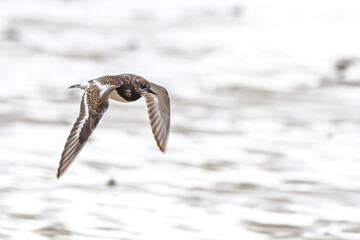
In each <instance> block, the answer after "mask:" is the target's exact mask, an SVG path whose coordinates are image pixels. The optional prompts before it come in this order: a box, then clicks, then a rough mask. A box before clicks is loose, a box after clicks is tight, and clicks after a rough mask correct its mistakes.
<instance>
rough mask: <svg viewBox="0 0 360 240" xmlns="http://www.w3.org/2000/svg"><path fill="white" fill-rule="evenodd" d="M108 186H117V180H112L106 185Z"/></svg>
mask: <svg viewBox="0 0 360 240" xmlns="http://www.w3.org/2000/svg"><path fill="white" fill-rule="evenodd" d="M106 185H107V186H109V187H113V186H115V185H116V181H115V179H110V180H109V181H108V182H107V183H106Z"/></svg>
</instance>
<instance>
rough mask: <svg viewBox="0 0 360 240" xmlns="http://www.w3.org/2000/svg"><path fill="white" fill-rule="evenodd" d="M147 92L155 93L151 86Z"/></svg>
mask: <svg viewBox="0 0 360 240" xmlns="http://www.w3.org/2000/svg"><path fill="white" fill-rule="evenodd" d="M148 93H152V94H154V95H157V94H156V92H154V90H152V89H151V88H149V90H148Z"/></svg>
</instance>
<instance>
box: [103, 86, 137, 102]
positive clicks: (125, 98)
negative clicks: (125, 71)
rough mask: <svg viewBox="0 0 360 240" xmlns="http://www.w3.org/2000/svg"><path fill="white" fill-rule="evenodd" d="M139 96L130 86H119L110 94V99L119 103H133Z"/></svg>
mask: <svg viewBox="0 0 360 240" xmlns="http://www.w3.org/2000/svg"><path fill="white" fill-rule="evenodd" d="M140 97H141V96H140V94H138V93H136V92H135V91H134V89H133V88H131V87H130V86H124V85H123V86H121V87H118V88H116V89H115V90H114V91H112V92H111V94H110V99H113V100H116V101H119V102H133V101H136V100H138V99H139V98H140Z"/></svg>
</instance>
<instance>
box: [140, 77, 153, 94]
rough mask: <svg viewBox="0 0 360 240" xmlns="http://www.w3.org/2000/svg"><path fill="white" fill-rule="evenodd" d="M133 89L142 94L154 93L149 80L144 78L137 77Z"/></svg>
mask: <svg viewBox="0 0 360 240" xmlns="http://www.w3.org/2000/svg"><path fill="white" fill-rule="evenodd" d="M135 91H136V92H137V93H139V94H140V95H144V94H147V93H152V94H155V95H157V94H156V92H154V90H152V89H151V85H150V82H149V81H147V80H145V79H144V78H138V79H136V80H135Z"/></svg>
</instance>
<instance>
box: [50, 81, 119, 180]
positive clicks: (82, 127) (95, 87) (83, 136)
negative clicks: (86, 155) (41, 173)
mask: <svg viewBox="0 0 360 240" xmlns="http://www.w3.org/2000/svg"><path fill="white" fill-rule="evenodd" d="M115 88H116V86H113V85H110V86H109V85H108V86H107V85H102V84H99V83H98V82H93V83H91V84H90V85H89V86H88V87H87V88H86V89H85V92H84V94H83V96H82V99H81V106H80V113H79V117H78V118H77V120H76V122H75V123H74V126H73V128H72V129H71V132H70V135H69V137H68V139H67V141H66V144H65V147H64V151H63V153H62V155H61V160H60V165H59V168H58V172H57V177H58V178H59V177H60V176H61V175H62V174H63V173H64V171H65V170H66V169H67V168H68V167H69V165H70V164H71V163H72V161H73V160H74V159H75V157H76V156H77V154H78V153H79V152H80V150H81V148H82V147H83V146H84V144H85V142H86V141H87V140H88V138H89V137H90V135H91V134H92V132H93V131H94V130H95V128H96V126H97V125H98V123H99V121H100V119H101V118H102V116H103V115H104V113H105V112H106V110H107V109H108V106H109V95H110V93H111V91H112V90H114V89H115Z"/></svg>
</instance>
